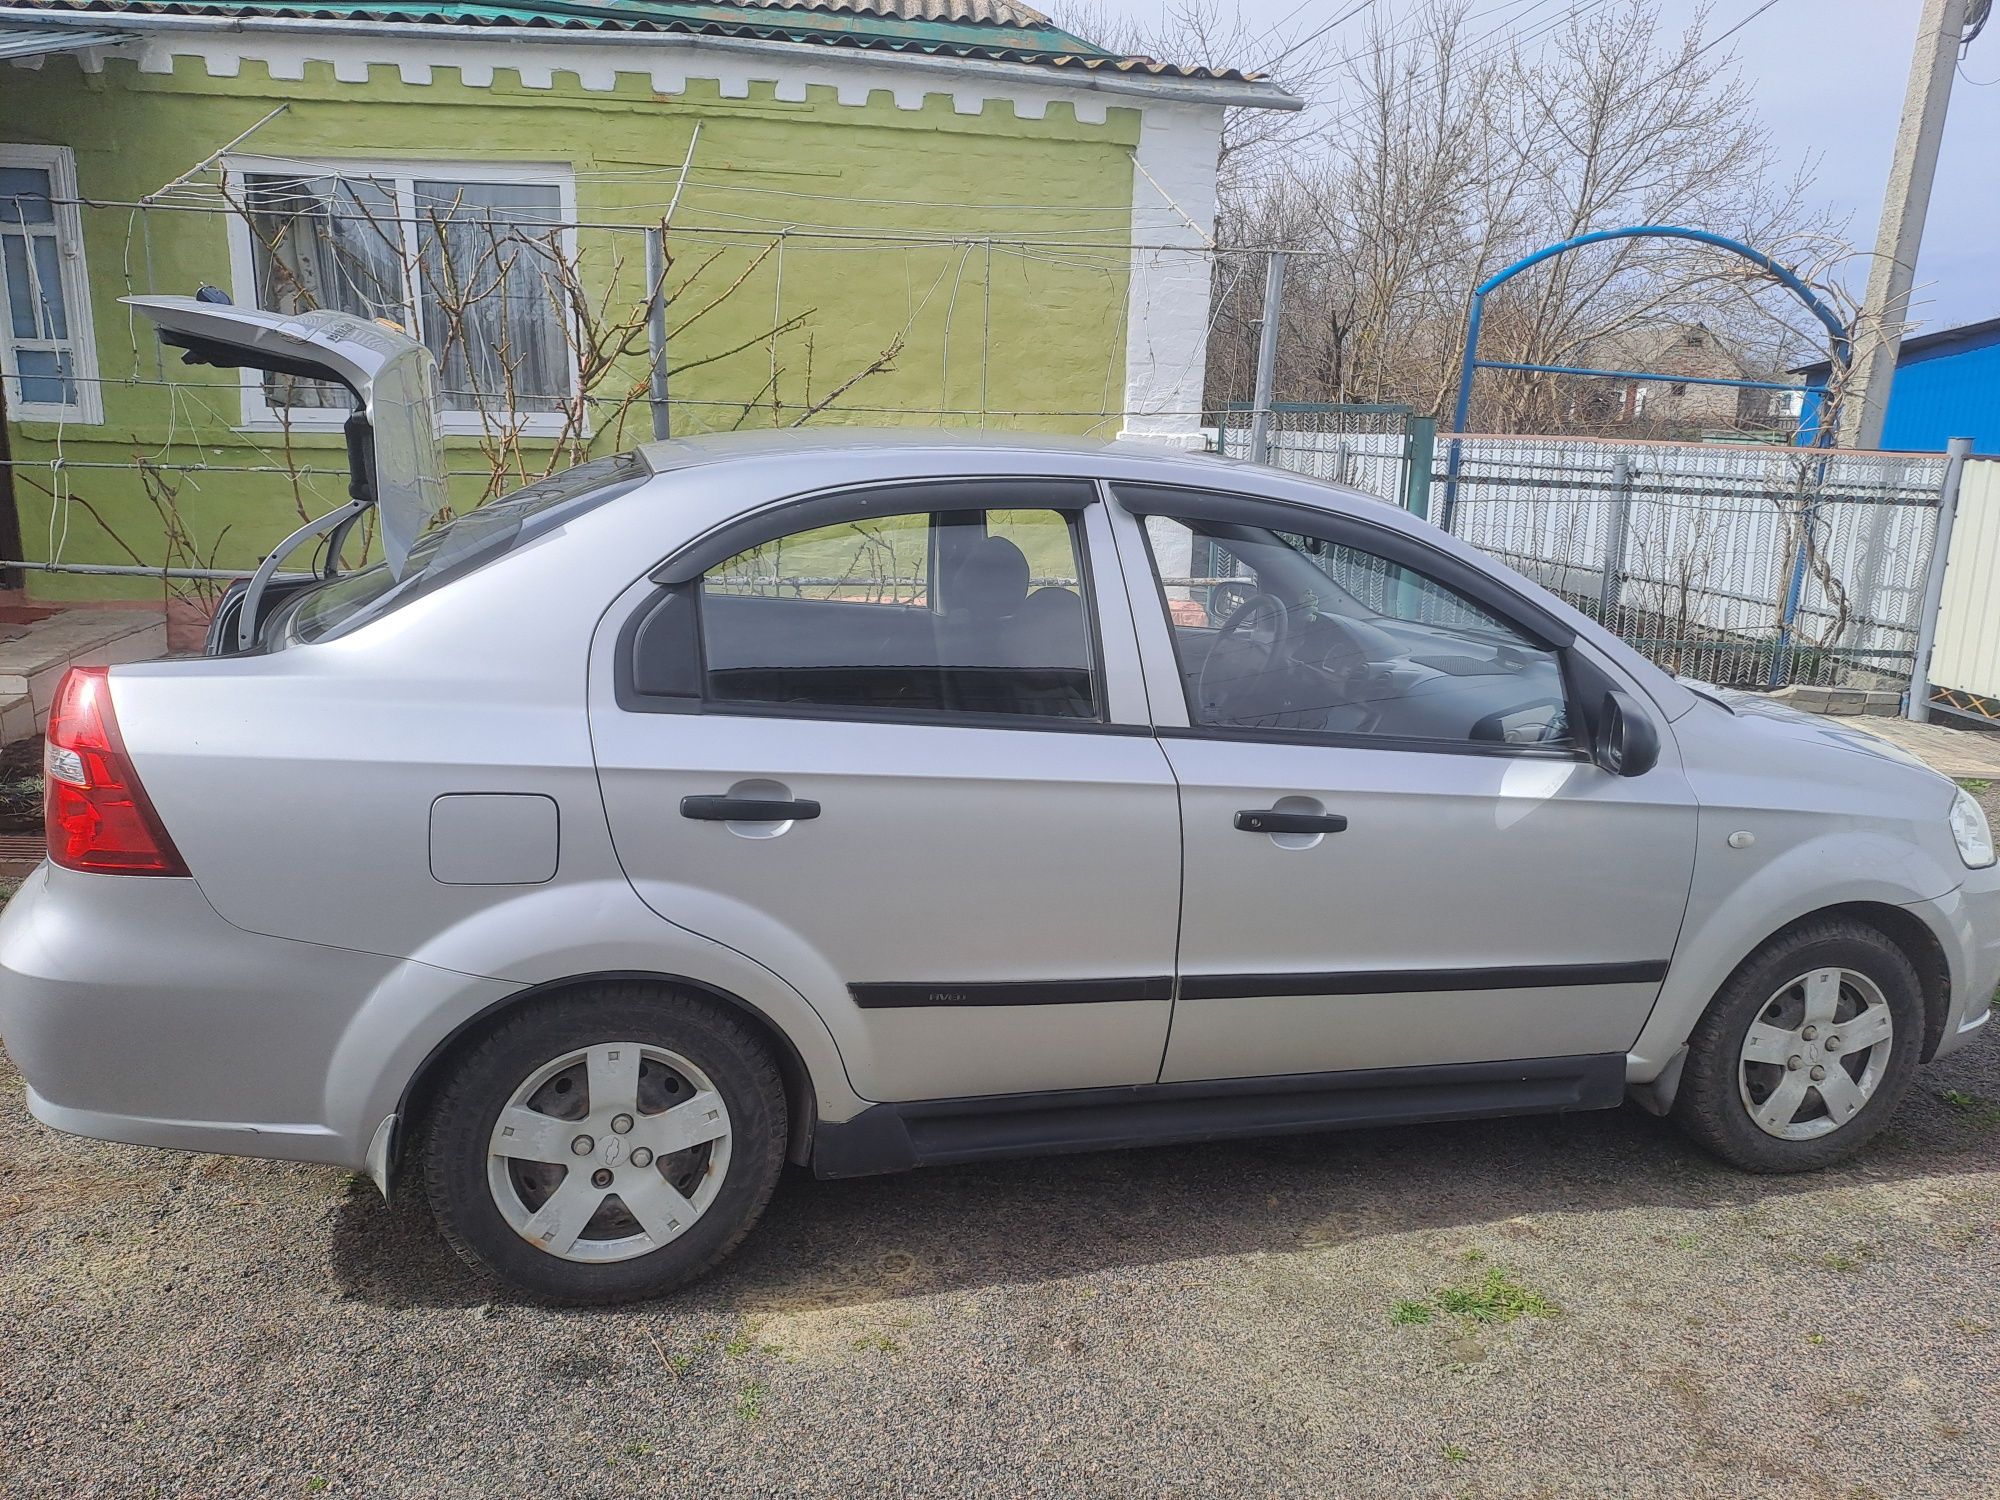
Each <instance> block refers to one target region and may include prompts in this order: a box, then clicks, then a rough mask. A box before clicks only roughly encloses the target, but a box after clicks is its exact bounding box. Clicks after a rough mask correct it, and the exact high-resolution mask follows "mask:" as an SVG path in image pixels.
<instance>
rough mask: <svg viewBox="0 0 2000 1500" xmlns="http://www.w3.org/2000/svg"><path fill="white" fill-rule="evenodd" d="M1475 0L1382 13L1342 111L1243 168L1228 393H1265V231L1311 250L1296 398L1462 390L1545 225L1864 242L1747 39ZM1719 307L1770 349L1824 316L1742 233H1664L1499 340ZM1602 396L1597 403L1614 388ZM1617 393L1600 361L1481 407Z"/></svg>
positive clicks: (1596, 263)
mask: <svg viewBox="0 0 2000 1500" xmlns="http://www.w3.org/2000/svg"><path fill="white" fill-rule="evenodd" d="M1482 13H1483V12H1482V11H1480V10H1478V9H1475V8H1474V6H1473V5H1472V3H1471V0H1421V3H1419V4H1417V5H1415V6H1414V7H1413V8H1411V9H1409V10H1407V11H1406V12H1404V13H1403V14H1402V16H1401V17H1400V19H1396V20H1391V19H1389V18H1383V17H1379V16H1375V17H1373V18H1372V19H1371V23H1370V25H1369V27H1368V29H1367V31H1366V32H1365V33H1364V34H1363V35H1362V36H1361V37H1359V38H1357V39H1355V40H1354V41H1353V42H1352V43H1351V45H1350V46H1349V48H1348V50H1347V52H1346V53H1345V55H1344V56H1342V57H1339V58H1336V59H1334V60H1333V63H1332V65H1331V68H1332V73H1333V75H1334V77H1335V79H1336V80H1337V83H1338V87H1337V88H1334V89H1332V90H1331V93H1332V95H1333V102H1331V103H1328V104H1326V105H1324V106H1323V107H1322V109H1321V110H1320V111H1318V112H1317V113H1318V125H1317V131H1316V133H1315V134H1314V135H1313V136H1312V137H1311V138H1310V140H1309V141H1303V142H1301V141H1294V142H1293V143H1291V144H1290V145H1289V146H1288V147H1287V148H1286V149H1285V150H1282V151H1278V152H1274V153H1271V154H1269V155H1268V156H1266V157H1265V158H1264V159H1263V160H1262V161H1260V162H1259V163H1258V166H1259V170H1258V171H1256V172H1252V173H1246V174H1242V175H1241V176H1240V178H1239V180H1238V181H1237V182H1236V183H1235V184H1234V185H1233V191H1234V194H1235V196H1234V198H1233V199H1230V200H1227V201H1226V202H1225V205H1224V212H1223V215H1222V217H1221V220H1220V223H1219V229H1218V236H1219V238H1220V240H1221V242H1222V251H1223V253H1222V254H1221V255H1219V256H1218V269H1217V302H1218V307H1217V316H1216V326H1215V330H1214V335H1213V337H1212V347H1211V356H1210V366H1209V377H1210V383H1209V396H1210V401H1211V403H1212V404H1213V403H1220V402H1221V401H1224V400H1227V399H1231V398H1235V399H1241V398H1243V397H1245V396H1247V395H1248V394H1249V389H1250V381H1249V372H1250V370H1251V368H1252V361H1253V350H1254V341H1255V336H1256V324H1257V320H1258V318H1259V317H1260V316H1261V308H1260V307H1259V306H1258V303H1259V302H1260V301H1261V287H1262V277H1261V275H1252V274H1244V273H1245V270H1246V267H1247V266H1248V262H1249V261H1251V260H1254V259H1255V257H1254V256H1246V255H1244V254H1241V253H1237V254H1232V253H1231V252H1232V251H1237V250H1240V249H1242V248H1247V247H1254V246H1261V245H1269V244H1283V245H1286V246H1289V247H1293V248H1296V249H1300V250H1302V251H1303V252H1304V253H1303V254H1300V255H1298V256H1295V258H1294V261H1293V264H1292V266H1291V276H1290V278H1289V284H1288V287H1287V295H1286V306H1285V310H1284V321H1283V326H1282V330H1281V333H1282V337H1281V342H1280V364H1279V390H1280V394H1281V395H1282V396H1285V397H1289V398H1293V399H1320V400H1336V401H1338V400H1361V401H1399V402H1406V403H1408V404H1410V405H1412V406H1415V407H1417V408H1418V409H1419V410H1423V411H1427V412H1434V413H1435V412H1441V411H1442V410H1443V408H1444V407H1445V406H1446V405H1447V403H1448V402H1449V400H1450V398H1451V395H1452V392H1453V390H1454V387H1455V384H1456V379H1457V361H1458V354H1459V349H1460V346H1461V344H1462V342H1463V337H1464V328H1465V321H1464V320H1465V314H1466V309H1467V306H1468V299H1469V294H1470V292H1471V289H1472V288H1473V287H1474V286H1475V285H1477V284H1478V283H1479V282H1480V281H1481V280H1483V279H1484V278H1486V277H1488V276H1490V275H1492V274H1493V273H1494V272H1495V271H1497V270H1499V269H1500V268H1501V267H1503V266H1505V265H1507V264H1508V263H1510V262H1511V261H1513V260H1515V259H1517V258H1519V257H1521V256H1522V255H1525V254H1527V253H1529V252H1531V251H1533V250H1535V249H1538V248H1540V247H1541V246H1543V245H1547V244H1550V243H1553V242H1555V241H1559V240H1563V239H1568V238H1571V237H1574V236H1577V235H1581V234H1585V233H1589V232H1591V231H1593V230H1600V229H1608V228H1613V227H1619V226H1623V225H1628V224H1646V223H1668V224H1680V225H1687V226H1691V227H1696V228H1704V229H1709V230H1714V231H1718V232H1721V233H1724V234H1727V235H1730V236H1732V237H1734V238H1738V239H1743V240H1745V241H1747V242H1749V243H1751V244H1754V245H1757V246H1759V247H1760V248H1762V249H1765V250H1768V251H1770V252H1772V253H1773V254H1774V255H1775V256H1776V257H1777V258H1778V259H1779V260H1780V261H1788V262H1791V261H1795V262H1800V263H1804V264H1805V265H1807V266H1808V267H1810V268H1813V270H1815V271H1816V272H1823V270H1824V269H1825V268H1826V267H1827V266H1828V265H1830V264H1831V263H1832V262H1833V260H1834V259H1835V258H1837V257H1838V256H1839V255H1841V254H1843V253H1845V251H1844V246H1842V245H1841V244H1840V241H1839V238H1838V235H1837V233H1836V229H1837V226H1836V225H1835V224H1833V223H1831V222H1830V221H1829V220H1828V219H1827V218H1826V217H1825V216H1824V215H1820V214H1815V213H1814V212H1812V211H1811V210H1810V209H1809V208H1808V207H1807V205H1806V193H1807V189H1808V187H1809V186H1810V179H1809V177H1808V176H1806V175H1805V174H1803V173H1801V174H1799V175H1796V176H1793V177H1791V178H1784V177H1781V176H1779V175H1777V174H1776V173H1775V171H1774V159H1775V158H1774V152H1773V148H1772V147H1771V144H1770V140H1769V137H1768V133H1767V132H1766V131H1765V129H1764V127H1763V126H1762V125H1761V124H1760V123H1759V121H1758V120H1757V118H1756V115H1755V112H1754V108H1753V104H1752V100H1751V98H1750V94H1749V91H1748V89H1747V88H1746V87H1745V86H1744V84H1743V83H1742V82H1741V80H1740V79H1738V78H1737V77H1736V75H1735V71H1734V67H1733V63H1732V60H1731V57H1730V55H1729V54H1728V53H1727V52H1726V51H1724V50H1722V49H1718V48H1713V47H1711V46H1709V45H1708V44H1707V43H1705V42H1704V40H1703V30H1704V25H1705V22H1706V13H1705V11H1704V12H1700V13H1698V14H1697V16H1696V18H1695V21H1694V23H1693V24H1692V25H1691V26H1690V27H1689V28H1688V29H1687V30H1686V31H1684V32H1682V33H1679V34H1673V33H1671V32H1669V31H1668V30H1667V29H1666V28H1665V27H1664V26H1663V25H1662V23H1661V20H1660V15H1659V4H1658V0H1621V3H1619V4H1616V5H1614V6H1612V7H1610V8H1608V9H1597V8H1592V9H1589V10H1577V11H1575V12H1574V13H1571V14H1568V15H1566V16H1565V17H1563V18H1562V19H1561V21H1560V24H1558V25H1556V26H1554V27H1552V28H1547V29H1545V30H1544V31H1542V32H1540V33H1536V32H1534V31H1532V30H1531V31H1530V32H1529V33H1527V34H1525V35H1524V36H1523V37H1522V38H1519V39H1515V38H1510V36H1509V35H1508V34H1507V33H1505V32H1504V31H1502V30H1500V29H1499V28H1496V27H1493V26H1492V25H1491V23H1487V25H1488V29H1486V30H1481V29H1480V27H1479V23H1478V17H1479V16H1480V15H1481V14H1482ZM1676 321H1679V322H1686V323H1689V324H1696V323H1698V324H1700V325H1701V326H1703V327H1704V328H1707V329H1709V330H1712V331H1713V332H1714V333H1715V334H1716V336H1717V337H1718V338H1719V339H1721V340H1723V341H1725V342H1727V343H1728V345H1729V347H1730V348H1731V349H1732V350H1735V351H1738V355H1737V357H1738V359H1739V360H1740V361H1741V362H1742V363H1743V364H1744V365H1745V366H1746V367H1748V368H1751V369H1753V370H1754V371H1755V372H1756V376H1755V377H1753V378H1758V377H1762V376H1764V375H1765V374H1767V373H1774V372H1777V371H1780V370H1782V369H1783V368H1784V367H1785V365H1786V364H1787V363H1788V362H1791V361H1793V360H1796V359H1797V358H1798V357H1799V356H1800V355H1802V354H1803V353H1805V352H1806V351H1807V350H1809V349H1810V348H1812V347H1813V341H1814V336H1815V335H1817V334H1818V332H1819V331H1818V328H1817V325H1816V324H1812V323H1810V321H1809V320H1808V319H1807V317H1806V315H1805V313H1804V311H1803V309H1801V308H1800V307H1799V305H1798V304H1797V303H1796V302H1795V301H1793V300H1792V299H1791V298H1790V297H1789V296H1788V295H1785V294H1783V293H1780V292H1777V291H1776V290H1775V284H1774V283H1773V282H1772V281H1771V279H1770V278H1769V277H1768V276H1767V275H1765V273H1763V272H1761V271H1760V270H1758V269H1757V268H1756V267H1755V266H1753V265H1751V264H1750V263H1749V262H1746V261H1742V260H1740V259H1738V258H1736V257H1733V256H1730V255H1728V254H1727V253H1725V252H1721V251H1718V250H1714V249H1709V248H1704V247H1698V246H1695V245H1691V244H1689V243H1687V242H1681V241H1663V240H1657V239H1640V240H1622V241H1612V242H1607V243H1604V244H1601V245H1597V246H1593V247H1590V248H1587V249H1585V250H1582V251H1578V252H1575V253H1572V254H1569V255H1564V256H1558V257H1555V258H1553V259H1551V260H1549V261H1546V262H1544V263H1542V264H1541V265H1540V266H1537V267H1535V268H1533V269H1532V270H1530V271H1528V272H1525V273H1523V274H1521V275H1519V276H1517V277H1516V278H1514V279H1513V280H1511V281H1509V282H1508V283H1506V284H1505V285H1504V286H1502V287H1501V288H1500V289H1498V290H1497V291H1496V292H1495V293H1494V294H1493V295H1492V296H1491V297H1490V298H1489V299H1488V301H1487V307H1486V325H1485V332H1484V335H1483V338H1482V346H1481V347H1482V353H1483V354H1485V355H1486V356H1487V357H1488V358H1492V359H1498V360H1504V361H1510V362H1516V363H1523V364H1552V365H1563V364H1582V363H1588V362H1589V360H1588V359H1587V357H1586V356H1587V355H1588V353H1589V351H1590V350H1591V349H1592V347H1593V346H1601V345H1602V344H1603V343H1604V342H1605V341H1607V340H1613V339H1616V338H1618V337H1619V336H1621V335H1624V334H1628V333H1630V332H1631V331H1632V330H1635V329H1642V328H1644V327H1646V326H1648V325H1649V324H1656V323H1662V322H1666V323H1672V322H1676ZM1594 403H1595V404H1594ZM1600 407H1601V398H1599V397H1597V396H1595V395H1593V394H1592V393H1590V392H1589V391H1582V390H1580V389H1579V386H1578V383H1577V382H1576V381H1574V380H1565V379H1564V378H1562V377H1552V376H1547V375H1537V374H1530V373H1525V372H1501V373H1494V374H1490V375H1488V376H1485V377H1482V379H1481V382H1480V385H1479V393H1478V401H1477V403H1476V405H1475V408H1474V423H1473V425H1474V426H1475V427H1480V428H1485V429H1488V430H1498V431H1509V430H1511V431H1523V430H1542V431H1566V430H1575V429H1577V428H1579V427H1581V428H1584V429H1588V428H1589V427H1590V426H1591V425H1593V423H1594V422H1596V421H1599V420H1601V418H1602V415H1603V414H1602V411H1601V409H1599V408H1600Z"/></svg>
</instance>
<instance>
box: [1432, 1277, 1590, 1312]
mask: <svg viewBox="0 0 2000 1500" xmlns="http://www.w3.org/2000/svg"><path fill="white" fill-rule="evenodd" d="M1437 1304H1438V1306H1439V1307H1441V1308H1443V1309H1444V1310H1445V1311H1446V1312H1448V1313H1453V1314H1455V1315H1457V1316H1458V1317H1461V1318H1470V1319H1471V1320H1472V1321H1473V1322H1475V1323H1512V1322H1513V1321H1515V1320H1516V1319H1517V1318H1552V1317H1554V1316H1555V1315H1556V1314H1557V1313H1558V1312H1560V1311H1561V1309H1560V1308H1558V1307H1557V1306H1556V1305H1555V1304H1554V1303H1553V1302H1551V1301H1549V1300H1548V1298H1546V1297H1544V1296H1543V1295H1542V1294H1541V1293H1540V1292H1537V1291H1535V1290H1534V1289H1533V1288H1531V1287H1525V1286H1523V1285H1521V1283H1520V1282H1518V1281H1514V1280H1512V1279H1510V1278H1509V1277H1508V1276H1507V1274H1506V1273H1505V1272H1504V1271H1501V1270H1499V1269H1497V1268H1496V1269H1494V1270H1491V1271H1488V1272H1487V1273H1486V1277H1485V1279H1484V1280H1483V1281H1481V1282H1480V1283H1479V1285H1477V1286H1474V1287H1462V1286H1448V1287H1443V1288H1440V1289H1439V1291H1438V1294H1437Z"/></svg>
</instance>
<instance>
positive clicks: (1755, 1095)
mask: <svg viewBox="0 0 2000 1500" xmlns="http://www.w3.org/2000/svg"><path fill="white" fill-rule="evenodd" d="M1894 1032H1895V1023H1894V1019H1893V1017H1892V1015H1891V1014H1890V1010H1889V1002H1888V1000H1887V999H1886V998H1885V997H1884V995H1883V993H1882V990H1881V988H1880V986H1878V985H1877V984H1876V983H1875V981H1874V980H1872V979H1870V978H1869V977H1868V976H1867V975H1866V974H1861V973H1857V972H1856V971H1855V970H1853V969H1844V968H1832V967H1829V968H1819V969H1813V970H1811V971H1810V972H1808V973H1805V974H1801V975H1799V976H1798V977H1797V978H1796V979H1793V980H1791V981H1789V982H1788V983H1786V984H1784V985H1782V986H1781V987H1780V988H1779V989H1778V990H1777V991H1776V993H1774V994H1773V995H1772V996H1771V998H1770V999H1769V1000H1767V1001H1766V1002H1765V1003H1764V1006H1763V1008H1762V1009H1761V1010H1759V1011H1758V1013H1757V1016H1756V1019H1754V1020H1753V1021H1751V1023H1750V1028H1749V1030H1748V1031H1747V1032H1745V1033H1744V1037H1743V1048H1742V1053H1741V1058H1740V1062H1739V1065H1738V1069H1737V1077H1738V1087H1739V1089H1740V1091H1741V1094H1742V1098H1743V1107H1744V1108H1745V1109H1747V1110H1748V1111H1749V1112H1750V1118H1751V1119H1752V1120H1753V1121H1755V1122H1756V1124H1757V1127H1758V1129H1760V1130H1762V1131H1763V1132H1764V1133H1765V1134H1767V1135H1773V1136H1777V1137H1778V1138H1779V1139H1780V1140H1787V1141H1803V1140H1811V1139H1813V1138H1815V1137H1817V1136H1823V1135H1827V1134H1829V1133H1831V1132H1833V1131H1835V1130H1838V1129H1840V1127H1841V1126H1843V1125H1845V1124H1846V1123H1847V1122H1848V1121H1849V1120H1851V1119H1853V1118H1854V1117H1855V1116H1856V1115H1858V1114H1860V1113H1861V1110H1862V1107H1863V1106H1864V1105H1866V1104H1867V1103H1868V1101H1869V1099H1870V1098H1871V1097H1873V1095H1874V1093H1875V1090H1876V1089H1877V1088H1878V1087H1880V1085H1881V1083H1882V1079H1883V1077H1884V1075H1885V1074H1886V1072H1887V1070H1888V1065H1889V1053H1890V1049H1891V1047H1892V1045H1893V1044H1894V1040H1895V1037H1894Z"/></svg>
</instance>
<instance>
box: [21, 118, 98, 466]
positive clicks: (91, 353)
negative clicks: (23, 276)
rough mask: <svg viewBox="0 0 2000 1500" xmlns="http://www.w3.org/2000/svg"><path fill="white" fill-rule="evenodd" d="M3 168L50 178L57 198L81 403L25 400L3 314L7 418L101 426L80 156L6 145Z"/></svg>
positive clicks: (59, 248) (59, 149)
mask: <svg viewBox="0 0 2000 1500" xmlns="http://www.w3.org/2000/svg"><path fill="white" fill-rule="evenodd" d="M0 166H7V167H27V168H29V169H31V170H33V171H38V172H47V173H48V174H49V191H50V194H51V195H52V197H53V198H54V200H55V201H54V203H53V205H52V206H53V208H54V216H55V241H56V258H57V260H58V261H59V262H60V264H61V267H62V293H63V311H64V313H65V314H66V315H67V316H68V318H69V338H68V339H67V340H66V342H67V344H68V347H69V356H70V378H71V380H72V381H73V382H74V383H75V385H76V400H75V402H73V403H71V402H55V401H23V400H22V399H21V382H20V378H19V376H18V374H17V373H16V371H15V367H14V325H13V320H12V318H11V317H8V316H6V314H5V312H4V310H0V373H4V375H5V378H6V382H7V415H8V416H9V417H10V418H11V419H13V420H14V421H17V422H62V423H67V424H75V425H81V426H87V427H91V426H96V425H97V424H99V423H101V422H102V421H103V420H104V392H103V389H102V387H101V386H100V384H99V382H98V378H97V377H98V371H97V331H96V329H95V327H94V326H93V325H92V322H91V317H90V273H89V270H88V268H87V266H86V264H85V261H84V254H83V215H82V214H81V213H79V212H78V211H77V191H76V154H75V153H74V152H72V151H71V150H70V148H69V147H67V146H24V145H16V144H14V143H12V142H6V143H0Z"/></svg>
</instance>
